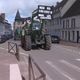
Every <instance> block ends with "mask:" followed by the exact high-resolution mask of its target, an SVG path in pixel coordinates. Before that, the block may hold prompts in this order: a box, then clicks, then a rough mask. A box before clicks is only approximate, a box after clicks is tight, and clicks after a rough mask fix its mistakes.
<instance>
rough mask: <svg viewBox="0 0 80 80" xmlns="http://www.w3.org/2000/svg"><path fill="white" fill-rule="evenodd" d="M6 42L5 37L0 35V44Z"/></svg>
mask: <svg viewBox="0 0 80 80" xmlns="http://www.w3.org/2000/svg"><path fill="white" fill-rule="evenodd" d="M5 41H6V36H5V35H0V43H3V42H5Z"/></svg>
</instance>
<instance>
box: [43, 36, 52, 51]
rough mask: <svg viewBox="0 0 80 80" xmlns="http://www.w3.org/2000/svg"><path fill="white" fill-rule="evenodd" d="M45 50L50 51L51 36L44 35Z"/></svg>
mask: <svg viewBox="0 0 80 80" xmlns="http://www.w3.org/2000/svg"><path fill="white" fill-rule="evenodd" d="M44 47H45V49H46V50H50V49H51V36H50V35H45V46H44Z"/></svg>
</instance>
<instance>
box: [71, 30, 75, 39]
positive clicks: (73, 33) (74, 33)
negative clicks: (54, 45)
mask: <svg viewBox="0 0 80 80" xmlns="http://www.w3.org/2000/svg"><path fill="white" fill-rule="evenodd" d="M72 34H73V40H74V36H75V32H74V31H72Z"/></svg>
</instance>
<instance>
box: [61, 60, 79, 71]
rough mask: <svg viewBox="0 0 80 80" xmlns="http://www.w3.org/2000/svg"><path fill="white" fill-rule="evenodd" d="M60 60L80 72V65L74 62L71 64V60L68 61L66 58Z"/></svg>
mask: <svg viewBox="0 0 80 80" xmlns="http://www.w3.org/2000/svg"><path fill="white" fill-rule="evenodd" d="M60 62H61V63H63V64H65V65H66V66H68V67H71V68H73V69H75V70H76V71H78V72H80V67H78V66H76V65H74V64H71V63H69V62H67V61H65V60H60Z"/></svg>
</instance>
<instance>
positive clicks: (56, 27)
mask: <svg viewBox="0 0 80 80" xmlns="http://www.w3.org/2000/svg"><path fill="white" fill-rule="evenodd" d="M67 1H68V0H62V1H61V2H57V4H56V6H55V7H54V8H53V21H52V23H53V24H52V25H53V35H56V36H59V37H61V9H62V8H63V7H64V5H65V4H66V2H67Z"/></svg>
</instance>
